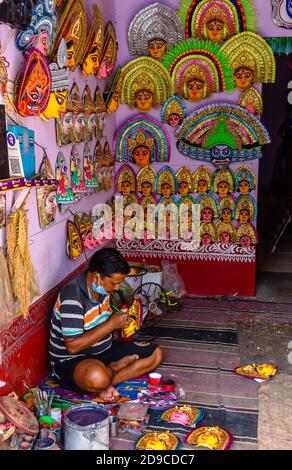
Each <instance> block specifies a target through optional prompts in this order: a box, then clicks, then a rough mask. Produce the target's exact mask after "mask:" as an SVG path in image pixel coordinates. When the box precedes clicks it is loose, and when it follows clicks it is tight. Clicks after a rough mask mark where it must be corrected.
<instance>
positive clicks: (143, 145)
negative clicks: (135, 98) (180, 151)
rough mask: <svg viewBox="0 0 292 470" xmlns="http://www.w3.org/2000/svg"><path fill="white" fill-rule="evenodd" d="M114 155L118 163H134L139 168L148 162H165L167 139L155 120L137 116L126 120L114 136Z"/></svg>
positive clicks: (168, 150)
mask: <svg viewBox="0 0 292 470" xmlns="http://www.w3.org/2000/svg"><path fill="white" fill-rule="evenodd" d="M114 154H115V155H116V160H117V161H118V162H135V163H136V165H138V166H140V167H145V166H148V165H149V162H153V161H156V162H157V161H160V162H167V161H169V158H170V143H169V137H168V134H167V133H166V131H165V129H164V128H163V127H162V126H161V124H160V123H159V122H158V121H156V119H154V118H152V117H150V116H147V117H146V116H144V115H143V114H138V115H136V116H134V117H132V118H130V119H129V120H127V121H126V122H125V123H124V124H122V125H121V127H120V128H119V129H118V131H117V132H116V134H115V137H114Z"/></svg>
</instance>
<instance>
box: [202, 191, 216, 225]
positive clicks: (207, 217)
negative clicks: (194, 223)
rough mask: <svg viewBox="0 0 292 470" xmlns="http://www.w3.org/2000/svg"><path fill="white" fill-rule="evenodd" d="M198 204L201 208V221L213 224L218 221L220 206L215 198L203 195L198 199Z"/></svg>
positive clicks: (210, 195)
mask: <svg viewBox="0 0 292 470" xmlns="http://www.w3.org/2000/svg"><path fill="white" fill-rule="evenodd" d="M197 203H198V204H200V206H201V219H202V221H203V222H212V220H214V219H218V217H219V214H220V206H219V202H218V201H217V199H216V198H215V196H213V195H212V194H202V195H201V196H199V197H198V199H197Z"/></svg>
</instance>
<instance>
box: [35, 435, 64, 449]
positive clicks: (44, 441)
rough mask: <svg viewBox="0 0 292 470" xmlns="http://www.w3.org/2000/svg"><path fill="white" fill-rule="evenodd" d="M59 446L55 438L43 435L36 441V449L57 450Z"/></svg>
mask: <svg viewBox="0 0 292 470" xmlns="http://www.w3.org/2000/svg"><path fill="white" fill-rule="evenodd" d="M57 448H58V446H57V445H56V442H55V441H54V439H50V438H49V437H43V438H41V439H38V440H37V441H36V443H35V446H34V450H57Z"/></svg>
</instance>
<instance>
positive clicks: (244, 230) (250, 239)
mask: <svg viewBox="0 0 292 470" xmlns="http://www.w3.org/2000/svg"><path fill="white" fill-rule="evenodd" d="M257 240H258V237H257V232H256V230H255V228H254V226H253V225H252V224H249V223H242V224H240V225H239V227H238V228H237V230H236V243H237V244H238V245H241V246H242V248H249V247H250V246H251V245H255V244H256V243H257Z"/></svg>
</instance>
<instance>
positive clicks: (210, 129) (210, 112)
mask: <svg viewBox="0 0 292 470" xmlns="http://www.w3.org/2000/svg"><path fill="white" fill-rule="evenodd" d="M176 136H177V138H178V142H177V148H178V150H179V152H180V153H182V154H183V155H185V156H187V157H190V158H192V159H194V160H202V161H206V162H208V163H209V162H210V163H212V164H213V165H214V166H215V167H219V168H220V167H221V168H224V167H228V166H229V165H230V163H238V162H244V161H249V160H256V159H258V158H261V157H262V152H261V146H262V145H265V144H268V143H270V138H269V134H268V132H267V130H266V129H265V127H264V126H263V125H262V123H261V122H260V121H259V120H258V119H257V118H256V117H255V116H253V115H252V114H250V113H248V112H247V111H246V110H244V109H242V108H240V107H239V106H236V105H233V104H213V105H208V106H205V107H204V108H201V109H198V110H197V111H195V112H193V113H192V114H191V115H190V116H189V117H187V119H185V120H184V122H183V123H182V125H181V126H180V127H179V129H178V130H177V132H176Z"/></svg>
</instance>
